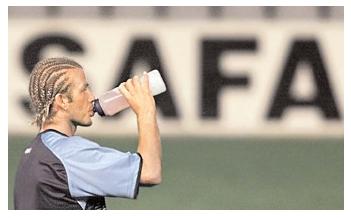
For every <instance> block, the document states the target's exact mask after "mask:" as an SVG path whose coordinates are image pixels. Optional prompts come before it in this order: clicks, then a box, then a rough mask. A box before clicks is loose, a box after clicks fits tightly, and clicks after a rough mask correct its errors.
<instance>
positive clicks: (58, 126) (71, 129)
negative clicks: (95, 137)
mask: <svg viewBox="0 0 351 218" xmlns="http://www.w3.org/2000/svg"><path fill="white" fill-rule="evenodd" d="M48 129H54V130H57V131H59V132H62V133H64V134H65V135H67V136H73V135H74V134H75V132H76V130H77V126H75V125H73V124H72V123H71V122H61V123H55V122H50V123H44V124H43V126H42V127H41V129H40V132H43V131H45V130H48Z"/></svg>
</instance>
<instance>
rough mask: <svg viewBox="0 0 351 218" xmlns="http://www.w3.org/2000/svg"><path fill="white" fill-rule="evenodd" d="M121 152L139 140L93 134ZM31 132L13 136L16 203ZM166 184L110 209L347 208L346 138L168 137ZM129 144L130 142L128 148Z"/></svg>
mask: <svg viewBox="0 0 351 218" xmlns="http://www.w3.org/2000/svg"><path fill="white" fill-rule="evenodd" d="M88 138H90V139H92V140H95V141H96V142H98V143H100V144H103V145H105V146H109V147H115V148H118V149H120V150H122V151H129V150H130V151H134V150H135V145H136V143H137V139H136V138H101V137H100V138H98V137H95V138H93V137H88ZM29 140H31V138H30V137H24V136H14V135H9V145H8V147H9V149H8V156H9V180H8V185H9V186H8V187H9V195H8V199H9V209H13V184H14V176H15V171H16V167H17V164H18V161H19V157H20V155H21V153H22V151H23V148H24V146H25V144H26V143H28V142H29ZM162 142H163V182H162V184H161V185H159V186H156V187H152V188H141V189H140V191H139V196H138V198H137V200H129V199H121V198H107V208H108V209H155V210H156V209H343V207H344V194H343V193H344V188H343V187H344V182H343V181H344V174H343V172H344V166H343V162H344V145H343V144H344V140H343V138H333V139H330V138H329V139H326V138H323V139H258V138H257V139H248V138H240V139H223V138H162ZM129 145H130V146H129Z"/></svg>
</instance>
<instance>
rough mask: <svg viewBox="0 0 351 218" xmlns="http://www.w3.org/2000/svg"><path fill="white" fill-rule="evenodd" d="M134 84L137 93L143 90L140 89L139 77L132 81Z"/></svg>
mask: <svg viewBox="0 0 351 218" xmlns="http://www.w3.org/2000/svg"><path fill="white" fill-rule="evenodd" d="M132 83H133V85H134V88H135V91H139V90H140V89H141V87H140V79H139V77H138V76H134V77H133V79H132Z"/></svg>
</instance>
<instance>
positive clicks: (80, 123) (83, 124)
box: [73, 120, 93, 126]
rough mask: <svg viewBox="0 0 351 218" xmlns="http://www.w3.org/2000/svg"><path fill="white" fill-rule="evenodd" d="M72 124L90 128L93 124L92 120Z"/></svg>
mask: <svg viewBox="0 0 351 218" xmlns="http://www.w3.org/2000/svg"><path fill="white" fill-rule="evenodd" d="M73 124H74V125H75V126H91V125H92V124H93V121H92V120H89V121H85V122H82V121H73Z"/></svg>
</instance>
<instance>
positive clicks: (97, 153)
mask: <svg viewBox="0 0 351 218" xmlns="http://www.w3.org/2000/svg"><path fill="white" fill-rule="evenodd" d="M119 88H120V91H121V93H122V94H123V95H124V96H125V97H126V99H127V101H128V103H129V105H130V107H131V108H132V110H133V111H134V113H135V114H136V118H137V123H138V134H139V138H138V147H137V152H136V153H131V152H126V153H124V152H120V151H118V150H115V149H111V148H107V147H102V146H100V145H99V144H97V143H95V142H93V141H90V140H88V139H85V138H83V137H80V136H77V135H75V132H76V130H77V127H78V126H90V125H92V120H91V117H92V116H93V115H94V112H93V105H92V102H93V100H94V96H93V94H92V92H91V91H90V88H89V84H88V82H87V80H86V78H85V74H84V71H83V68H82V67H81V66H80V65H79V64H78V63H76V62H75V61H73V60H70V59H68V58H49V59H45V60H42V61H40V62H38V63H37V64H36V65H35V67H34V69H33V71H32V73H31V76H30V84H29V94H30V97H31V106H32V110H33V111H34V113H35V120H34V123H35V124H36V125H37V126H38V127H39V133H38V135H37V136H36V137H35V139H34V140H33V141H32V142H31V143H30V144H29V145H28V146H27V147H26V148H25V150H24V152H23V155H22V158H21V162H20V164H19V166H18V170H17V174H16V181H15V190H14V194H15V196H14V201H15V202H14V203H15V209H105V208H106V204H105V198H104V196H113V197H124V198H132V199H135V198H136V197H137V195H138V190H139V185H155V184H159V183H160V182H161V158H162V152H161V150H162V149H161V142H160V135H159V130H158V125H157V120H156V106H155V101H154V98H153V96H152V94H151V92H150V89H149V83H148V77H147V75H144V76H143V79H142V81H141V82H140V79H139V78H138V77H137V76H135V77H133V78H132V79H129V80H128V81H126V82H125V83H122V84H121V85H120V86H119Z"/></svg>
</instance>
